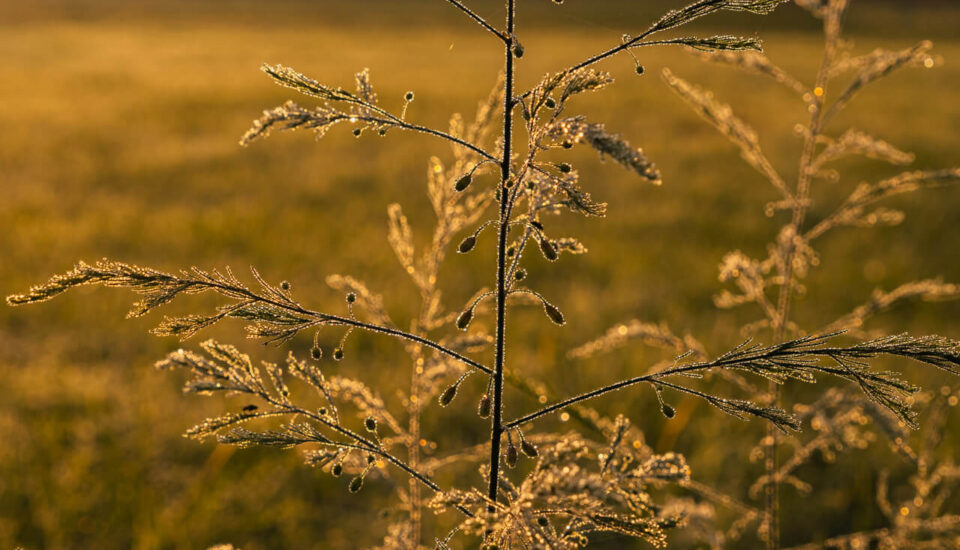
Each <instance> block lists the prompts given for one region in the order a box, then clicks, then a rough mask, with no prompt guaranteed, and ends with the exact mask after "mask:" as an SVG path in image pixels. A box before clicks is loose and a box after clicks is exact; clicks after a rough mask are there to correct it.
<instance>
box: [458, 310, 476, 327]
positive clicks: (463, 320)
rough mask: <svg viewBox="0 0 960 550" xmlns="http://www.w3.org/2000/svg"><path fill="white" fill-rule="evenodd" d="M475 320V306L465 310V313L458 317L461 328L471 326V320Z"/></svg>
mask: <svg viewBox="0 0 960 550" xmlns="http://www.w3.org/2000/svg"><path fill="white" fill-rule="evenodd" d="M471 320H473V308H472V307H471V308H469V309H465V310H463V313H461V314H460V316H459V317H457V328H458V329H460V330H467V327H468V326H470V321H471Z"/></svg>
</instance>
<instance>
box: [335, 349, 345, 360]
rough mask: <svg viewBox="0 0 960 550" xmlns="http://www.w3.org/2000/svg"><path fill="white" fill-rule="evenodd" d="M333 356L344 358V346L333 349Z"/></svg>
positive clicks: (338, 358)
mask: <svg viewBox="0 0 960 550" xmlns="http://www.w3.org/2000/svg"><path fill="white" fill-rule="evenodd" d="M333 358H334V359H336V360H337V361H339V360H341V359H343V348H336V349H335V350H333Z"/></svg>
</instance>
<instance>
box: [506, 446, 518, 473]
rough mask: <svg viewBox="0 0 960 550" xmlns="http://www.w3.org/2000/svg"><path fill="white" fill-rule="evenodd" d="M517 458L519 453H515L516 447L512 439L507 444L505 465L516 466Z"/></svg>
mask: <svg viewBox="0 0 960 550" xmlns="http://www.w3.org/2000/svg"><path fill="white" fill-rule="evenodd" d="M519 459H520V454H519V453H517V447H516V446H515V445H514V444H513V441H511V442H510V443H509V444H508V445H507V466H509V467H510V468H516V467H517V460H519Z"/></svg>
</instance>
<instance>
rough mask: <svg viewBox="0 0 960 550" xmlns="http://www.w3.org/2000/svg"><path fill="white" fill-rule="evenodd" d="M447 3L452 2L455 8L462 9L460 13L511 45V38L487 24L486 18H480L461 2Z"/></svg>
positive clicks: (455, 0)
mask: <svg viewBox="0 0 960 550" xmlns="http://www.w3.org/2000/svg"><path fill="white" fill-rule="evenodd" d="M447 2H450V3H451V4H453V5H454V6H456V7H457V8H458V9H460V11H462V12H463V13H465V14H467V16H468V17H470V19H473V20H474V21H476V22H477V24H479V25H480V26H481V27H483V28H484V29H487V30H488V31H490V32H491V33H493V35H494V36H496V37H497V38H499V39H500V40H502V41H503V42H504V43H506V44H509V43H510V37H508V36H507V35H506V34H504V33H502V32H500V31H498V30H497V29H495V28H493V26H492V25H490V23H487V20H486V19H484V18H482V17H480V16H479V15H477V13H476V12H475V11H473V10H471V9H470V8H468V7H467V6H466V5H464V3H463V2H461V1H460V0H447Z"/></svg>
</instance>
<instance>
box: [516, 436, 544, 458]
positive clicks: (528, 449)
mask: <svg viewBox="0 0 960 550" xmlns="http://www.w3.org/2000/svg"><path fill="white" fill-rule="evenodd" d="M520 450H521V451H523V454H525V455H527V456H529V457H530V458H536V457H538V456H540V451H538V450H537V448H536V447H534V446H533V443H530V442H529V441H527V440H526V439H520Z"/></svg>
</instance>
